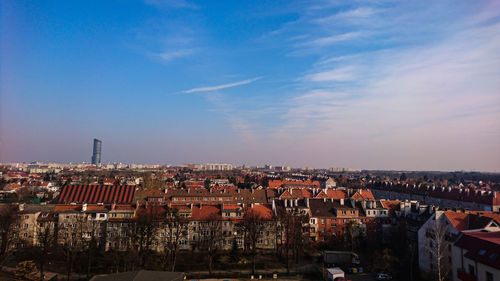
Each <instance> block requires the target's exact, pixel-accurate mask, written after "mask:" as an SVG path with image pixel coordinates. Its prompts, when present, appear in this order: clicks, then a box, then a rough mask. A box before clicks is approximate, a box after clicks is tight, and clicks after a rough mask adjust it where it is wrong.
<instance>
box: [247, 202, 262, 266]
mask: <svg viewBox="0 0 500 281" xmlns="http://www.w3.org/2000/svg"><path fill="white" fill-rule="evenodd" d="M242 227H243V233H244V235H245V236H244V237H245V245H246V247H245V248H247V249H249V250H250V254H251V256H252V274H255V256H256V255H257V242H258V241H259V239H261V237H262V231H264V229H265V220H264V219H263V218H262V217H261V216H260V214H259V213H257V212H255V211H253V210H252V209H249V210H248V211H247V212H245V215H244V216H243V223H242Z"/></svg>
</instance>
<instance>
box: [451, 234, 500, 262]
mask: <svg viewBox="0 0 500 281" xmlns="http://www.w3.org/2000/svg"><path fill="white" fill-rule="evenodd" d="M455 246H457V247H460V248H462V249H466V250H467V253H465V255H464V256H465V257H466V258H468V259H471V260H474V261H476V262H478V263H482V264H485V265H488V266H491V267H494V268H496V269H500V231H496V232H483V231H475V232H463V234H462V235H461V236H460V237H459V238H458V240H457V241H456V242H455Z"/></svg>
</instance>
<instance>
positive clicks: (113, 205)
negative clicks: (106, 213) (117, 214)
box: [111, 203, 116, 211]
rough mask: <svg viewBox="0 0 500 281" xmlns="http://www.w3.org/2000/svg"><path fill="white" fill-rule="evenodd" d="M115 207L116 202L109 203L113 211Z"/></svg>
mask: <svg viewBox="0 0 500 281" xmlns="http://www.w3.org/2000/svg"><path fill="white" fill-rule="evenodd" d="M115 208H116V203H113V204H111V210H113V211H114V210H115Z"/></svg>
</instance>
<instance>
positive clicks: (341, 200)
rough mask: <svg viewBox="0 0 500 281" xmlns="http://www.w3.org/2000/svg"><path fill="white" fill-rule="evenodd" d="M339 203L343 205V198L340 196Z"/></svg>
mask: <svg viewBox="0 0 500 281" xmlns="http://www.w3.org/2000/svg"><path fill="white" fill-rule="evenodd" d="M340 205H341V206H344V198H340Z"/></svg>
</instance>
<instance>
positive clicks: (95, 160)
mask: <svg viewBox="0 0 500 281" xmlns="http://www.w3.org/2000/svg"><path fill="white" fill-rule="evenodd" d="M101 146H102V141H100V140H98V139H94V151H93V153H92V164H94V165H97V166H100V165H101Z"/></svg>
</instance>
